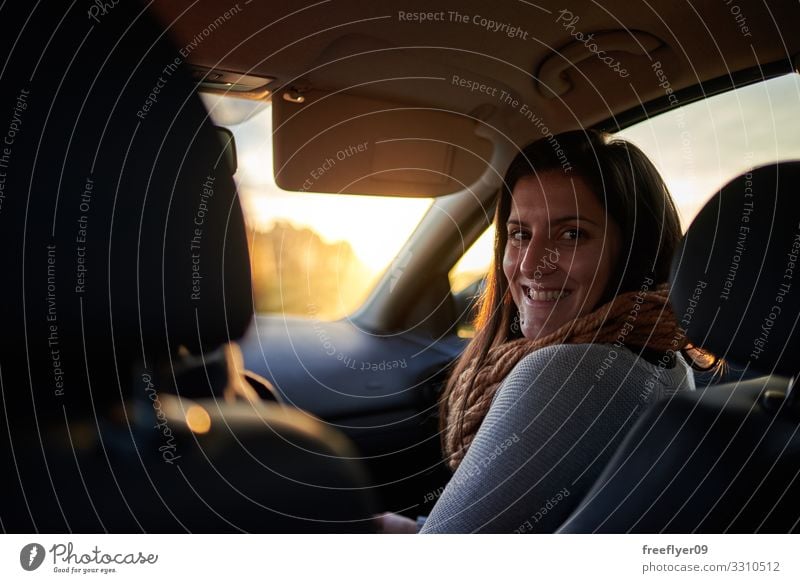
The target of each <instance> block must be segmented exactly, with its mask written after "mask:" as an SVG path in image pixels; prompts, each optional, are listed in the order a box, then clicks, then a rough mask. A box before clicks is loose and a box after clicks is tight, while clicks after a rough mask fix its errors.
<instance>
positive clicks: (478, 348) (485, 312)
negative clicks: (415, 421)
mask: <svg viewBox="0 0 800 583" xmlns="http://www.w3.org/2000/svg"><path fill="white" fill-rule="evenodd" d="M545 172H562V173H563V174H564V175H566V176H576V177H580V178H582V179H583V180H584V181H585V182H586V184H587V185H588V186H589V187H590V188H591V190H592V192H594V194H595V195H596V196H597V197H598V199H599V200H600V202H601V204H602V205H603V206H604V208H605V209H606V212H607V213H608V215H609V216H610V217H611V218H612V219H613V220H614V221H615V222H616V224H617V226H618V227H619V230H620V234H621V247H620V249H621V250H622V252H621V256H620V257H619V258H618V260H617V261H616V264H615V266H614V271H613V272H612V276H611V278H610V279H609V282H608V285H607V287H606V290H605V292H604V294H603V296H602V298H601V300H600V302H599V304H598V305H600V304H602V303H604V302H607V301H610V300H611V299H612V298H614V297H615V296H617V295H619V294H621V293H623V292H628V291H634V290H638V289H640V288H641V286H642V285H643V283H644V282H645V281H646V280H648V279H652V280H653V286H654V287H655V286H657V285H658V284H662V283H664V282H666V281H667V278H668V276H669V268H670V261H671V260H672V255H673V253H674V252H675V249H676V248H677V245H678V242H679V241H680V238H681V228H680V220H679V218H678V211H677V210H676V208H675V205H674V203H673V201H672V198H671V197H670V195H669V191H668V190H667V187H666V185H665V184H664V180H663V179H662V178H661V175H660V174H659V173H658V170H656V168H655V166H653V164H652V162H650V160H649V159H648V158H647V156H646V155H645V154H644V153H643V152H642V151H641V150H640V149H639V148H637V147H636V146H634V145H633V144H631V143H630V142H626V141H624V140H620V139H615V138H612V137H611V136H610V135H609V134H603V133H599V132H596V131H593V130H576V131H570V132H566V133H562V134H559V135H556V136H551V137H549V138H543V139H541V140H539V141H537V142H533V143H532V144H529V145H528V146H526V147H525V148H524V149H523V150H521V151H520V152H519V154H517V156H516V157H515V158H514V160H513V161H512V162H511V165H510V166H509V168H508V171H507V172H506V175H505V178H504V180H503V185H502V187H501V189H500V192H499V193H498V200H497V207H496V211H495V217H494V225H495V241H494V261H493V264H492V267H491V268H490V270H489V273H488V275H487V277H486V285H485V289H484V292H483V294H482V297H481V299H480V302H479V306H478V312H477V316H476V318H475V337H474V338H473V339H472V341H471V342H470V343H469V345H468V346H467V348H466V349H465V350H464V353H463V354H462V355H461V357H460V358H459V359H458V361H457V362H456V364H455V367H454V369H453V371H452V373H451V374H450V377H449V380H448V382H447V386H446V387H445V390H444V393H443V394H442V399H441V402H440V419H439V423H440V429H441V430H442V435H444V433H445V432H444V429H445V425H446V423H447V418H448V411H447V402H448V396H449V394H450V393H451V392H452V391H453V388H454V386H455V384H456V383H457V381H458V379H459V377H460V376H461V373H462V372H464V370H465V369H466V368H467V367H468V366H469V364H470V363H474V365H475V367H476V368H479V367H480V366H481V365H482V364H483V363H484V362H485V360H486V356H487V354H488V353H489V350H490V349H491V348H494V347H495V346H499V345H501V344H503V343H505V342H508V341H509V340H513V339H516V338H520V337H521V336H522V333H521V332H520V330H519V326H518V325H517V324H515V323H518V321H519V314H518V311H517V307H516V305H515V304H514V301H513V299H512V298H511V293H510V291H509V288H508V281H507V280H506V277H505V274H504V273H503V256H504V254H505V248H506V243H507V240H508V233H507V230H506V221H507V220H508V217H509V214H510V212H511V203H512V192H513V190H514V187H515V186H516V184H517V182H518V181H519V180H520V179H521V178H523V177H526V176H538V175H540V174H542V173H545ZM471 388H472V387H470V389H471ZM463 413H464V412H463V411H461V412H459V415H458V420H459V421H458V422H459V424H461V425H462V426H463Z"/></svg>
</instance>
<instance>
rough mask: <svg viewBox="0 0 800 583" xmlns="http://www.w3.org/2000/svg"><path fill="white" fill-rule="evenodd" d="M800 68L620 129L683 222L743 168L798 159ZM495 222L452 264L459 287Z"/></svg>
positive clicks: (488, 248) (483, 259)
mask: <svg viewBox="0 0 800 583" xmlns="http://www.w3.org/2000/svg"><path fill="white" fill-rule="evenodd" d="M799 112H800V76H798V75H797V74H790V75H785V76H782V77H777V78H775V79H770V80H768V81H764V82H760V83H756V84H753V85H749V86H747V87H743V88H741V89H737V90H735V91H729V92H727V93H723V94H721V95H716V96H714V97H709V98H708V99H704V100H702V101H696V102H694V103H690V104H687V105H685V106H683V107H678V108H676V109H673V110H671V111H668V112H666V113H662V114H660V115H658V116H654V117H652V118H650V119H647V120H645V121H642V122H640V123H637V124H635V125H633V126H631V127H629V128H626V129H625V130H623V131H621V132H618V133H617V134H616V135H618V136H619V137H621V138H624V139H626V140H629V141H631V142H633V143H634V144H636V145H637V146H639V147H640V148H641V149H642V150H643V151H644V153H645V154H647V155H648V156H649V157H650V159H651V160H652V161H653V163H654V164H655V165H656V167H657V168H658V169H659V171H660V172H661V175H662V176H663V177H664V181H665V182H666V183H667V186H668V187H669V190H670V192H671V193H672V197H673V199H674V200H675V204H676V205H677V207H678V212H679V214H680V217H681V225H682V227H683V229H684V230H686V228H687V227H688V226H689V224H690V223H691V222H692V220H693V219H694V217H695V216H696V215H697V213H699V212H700V209H702V208H703V205H705V203H706V202H707V201H708V200H709V199H710V198H711V196H712V195H713V194H714V193H715V192H716V191H717V189H718V188H719V187H721V186H723V185H724V184H725V183H726V182H728V181H729V180H731V179H732V178H735V177H736V176H738V175H740V174H742V173H743V172H745V171H747V169H748V168H752V167H754V166H759V165H761V164H765V163H768V162H774V161H778V160H789V159H800V117H798V113H799ZM493 239H494V228H493V227H490V228H489V229H488V230H487V231H485V232H484V233H483V235H481V237H480V238H479V239H478V240H477V241H476V242H475V243H474V244H473V245H472V246H471V247H470V248H469V249H468V250H467V252H466V253H465V254H464V256H463V257H462V259H461V260H460V261H459V262H458V263H457V264H456V265H455V266H454V267H453V269H452V270H451V272H450V285H451V289H452V291H453V293H454V294H459V293H460V292H462V291H463V290H464V289H466V288H467V287H468V286H469V285H470V284H472V283H474V282H475V281H476V280H477V279H479V278H481V277H483V276H484V275H485V274H486V273H487V271H488V269H489V266H490V264H491V260H492V241H493Z"/></svg>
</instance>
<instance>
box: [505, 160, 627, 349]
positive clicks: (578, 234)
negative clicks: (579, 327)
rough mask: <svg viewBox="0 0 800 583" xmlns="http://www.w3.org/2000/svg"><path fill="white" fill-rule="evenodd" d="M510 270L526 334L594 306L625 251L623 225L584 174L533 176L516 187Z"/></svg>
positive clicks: (510, 220) (508, 245)
mask: <svg viewBox="0 0 800 583" xmlns="http://www.w3.org/2000/svg"><path fill="white" fill-rule="evenodd" d="M506 228H507V232H508V241H507V243H506V249H505V256H504V259H503V271H504V273H505V275H506V279H507V280H508V286H509V289H510V290H511V296H512V298H513V299H514V303H515V304H516V305H517V309H518V310H519V315H520V327H521V329H522V334H523V335H524V336H525V338H529V339H532V340H533V339H536V338H539V337H541V336H545V335H547V334H550V333H551V332H554V331H555V330H556V329H558V328H559V327H560V326H562V325H564V324H566V323H567V322H569V321H570V320H573V319H574V318H577V317H578V316H582V315H584V314H587V313H589V312H591V311H592V310H594V308H596V307H597V304H598V303H599V301H600V298H601V297H602V296H603V292H604V291H605V289H606V286H607V285H608V282H609V279H610V278H611V274H612V272H613V270H614V267H615V265H616V261H617V259H618V257H619V252H620V245H621V243H620V237H621V236H620V230H619V227H618V225H617V224H616V222H615V221H614V220H613V219H612V218H611V217H607V216H606V211H605V209H604V208H603V205H602V204H601V203H600V200H599V199H598V197H597V196H596V195H595V194H594V193H593V192H592V191H591V190H590V189H589V186H588V185H587V184H586V183H585V182H584V181H583V179H582V178H580V177H568V176H564V175H563V174H561V172H555V171H554V172H546V173H544V174H540V175H539V176H526V177H524V178H521V179H520V180H518V181H517V184H516V186H515V187H514V191H513V192H512V202H511V213H510V215H509V217H508V221H507V224H506Z"/></svg>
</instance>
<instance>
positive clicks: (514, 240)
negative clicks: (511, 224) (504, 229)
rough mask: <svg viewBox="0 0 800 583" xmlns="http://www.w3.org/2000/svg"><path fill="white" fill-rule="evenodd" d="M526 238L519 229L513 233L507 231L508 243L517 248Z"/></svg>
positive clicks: (523, 232) (525, 234)
mask: <svg viewBox="0 0 800 583" xmlns="http://www.w3.org/2000/svg"><path fill="white" fill-rule="evenodd" d="M527 238H528V236H527V233H525V231H521V230H519V229H514V230H513V231H509V233H508V242H509V243H511V244H512V245H516V246H519V245H521V244H522V242H523V241H525V240H526V239H527Z"/></svg>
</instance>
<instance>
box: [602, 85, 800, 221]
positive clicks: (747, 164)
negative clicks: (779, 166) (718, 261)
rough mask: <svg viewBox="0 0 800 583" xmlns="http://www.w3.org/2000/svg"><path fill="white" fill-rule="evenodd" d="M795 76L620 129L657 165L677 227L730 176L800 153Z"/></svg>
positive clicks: (798, 88)
mask: <svg viewBox="0 0 800 583" xmlns="http://www.w3.org/2000/svg"><path fill="white" fill-rule="evenodd" d="M798 112H800V76H798V75H797V74H791V75H785V76H783V77H777V78H775V79H770V80H768V81H763V82H760V83H755V84H753V85H749V86H747V87H742V88H741V89H737V90H735V91H729V92H727V93H723V94H721V95H716V96H714V97H710V98H708V99H704V100H702V101H697V102H694V103H691V104H689V105H686V106H684V107H680V108H677V109H674V110H671V111H669V112H667V113H663V114H661V115H658V116H655V117H653V118H651V119H649V120H646V121H643V122H640V123H638V124H636V125H634V126H631V127H629V128H626V129H625V130H623V131H621V132H619V133H618V134H617V135H619V136H620V137H621V138H624V139H626V140H630V141H631V142H633V143H634V144H636V145H637V146H639V147H640V148H641V149H642V150H643V151H644V153H645V154H647V155H648V156H649V157H650V159H651V160H652V161H653V163H654V164H655V165H656V167H658V169H659V171H660V172H661V174H662V176H663V177H664V180H665V182H666V183H667V186H668V187H669V190H670V192H671V193H672V197H673V198H674V199H675V203H676V205H677V206H678V211H679V212H680V215H681V224H682V226H683V229H684V230H686V228H687V227H688V226H689V223H691V222H692V220H693V219H694V217H695V216H697V213H699V212H700V209H702V208H703V205H705V203H706V202H707V201H708V200H709V199H710V198H711V196H712V195H713V194H714V193H715V192H717V190H718V189H719V188H720V187H721V186H723V185H724V184H725V183H727V182H728V181H729V180H731V179H733V178H735V177H737V176H739V175H740V174H742V173H743V172H746V171H747V170H748V169H750V168H753V167H755V166H760V165H763V164H766V163H769V162H775V161H780V160H790V159H800V118H798Z"/></svg>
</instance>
